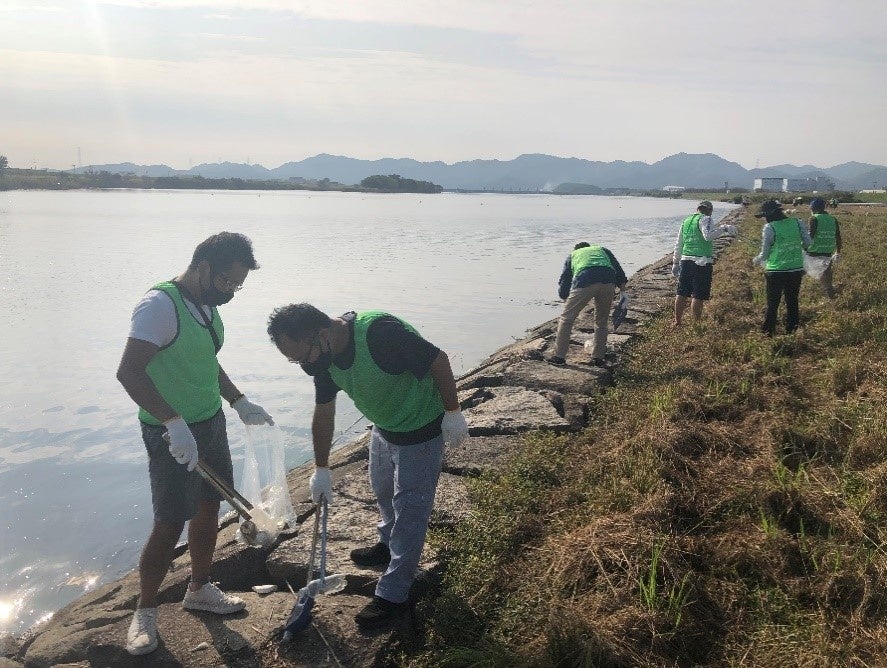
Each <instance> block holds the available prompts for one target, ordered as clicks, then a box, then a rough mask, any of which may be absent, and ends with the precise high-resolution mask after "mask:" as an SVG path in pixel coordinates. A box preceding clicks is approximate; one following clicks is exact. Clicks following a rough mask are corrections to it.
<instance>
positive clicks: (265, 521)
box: [197, 460, 280, 547]
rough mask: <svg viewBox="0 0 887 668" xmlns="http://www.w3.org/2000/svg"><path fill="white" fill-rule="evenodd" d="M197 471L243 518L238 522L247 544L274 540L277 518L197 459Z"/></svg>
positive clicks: (258, 544)
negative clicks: (250, 500)
mask: <svg viewBox="0 0 887 668" xmlns="http://www.w3.org/2000/svg"><path fill="white" fill-rule="evenodd" d="M197 471H198V473H200V475H201V476H203V479H204V480H206V482H208V483H209V484H210V485H211V486H212V487H213V489H215V490H216V491H217V492H218V493H219V494H221V495H222V497H223V498H224V499H225V501H227V502H228V503H229V504H231V507H232V508H234V510H235V512H236V513H237V514H238V515H240V516H241V517H242V518H243V522H241V523H240V533H241V535H242V536H243V539H244V540H245V541H246V543H247V544H248V545H257V546H262V547H267V546H268V545H270V544H271V543H273V542H274V539H275V538H276V537H277V534H278V533H279V532H280V527H279V523H278V521H277V520H275V519H274V518H273V517H271V516H270V515H269V514H268V513H266V512H265V511H264V510H262V509H261V508H260V507H259V506H255V505H253V504H252V503H250V502H249V501H248V500H247V499H246V497H244V496H243V495H242V494H241V493H240V492H238V491H237V490H236V489H234V488H233V487H232V486H231V485H229V484H228V482H227V481H225V480H223V479H222V478H220V477H219V474H218V473H216V472H215V471H214V470H213V469H212V468H211V467H210V466H209V465H208V464H206V463H205V462H202V461H200V460H197Z"/></svg>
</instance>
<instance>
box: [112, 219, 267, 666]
mask: <svg viewBox="0 0 887 668" xmlns="http://www.w3.org/2000/svg"><path fill="white" fill-rule="evenodd" d="M253 269H258V265H257V264H256V260H255V258H254V257H253V250H252V244H251V243H250V241H249V239H247V238H246V237H245V236H243V235H242V234H234V233H231V232H221V233H219V234H216V235H214V236H211V237H210V238H209V239H206V240H205V241H203V242H202V243H201V244H200V245H199V246H197V248H196V249H195V251H194V255H193V257H192V259H191V264H190V265H188V268H187V269H186V270H185V272H184V273H182V274H181V275H179V276H178V277H176V278H174V279H172V280H171V281H162V282H160V283H158V284H156V285H155V286H154V287H153V288H151V290H149V291H148V292H147V294H146V295H145V296H144V297H143V298H142V300H141V301H140V302H139V303H138V304H137V305H136V307H135V310H134V311H133V315H132V323H131V325H130V332H129V338H128V339H127V341H126V348H125V349H124V351H123V358H122V359H121V360H120V367H119V369H118V371H117V378H118V380H119V381H120V383H121V384H122V385H123V387H124V389H125V390H126V392H127V393H128V394H129V396H130V397H132V399H133V401H135V402H136V403H137V404H138V405H139V409H140V410H139V420H140V422H141V428H142V438H143V440H144V442H145V448H146V449H147V451H148V471H149V474H150V478H151V500H152V503H153V506H154V527H153V529H152V530H151V535H150V536H149V537H148V542H147V543H146V544H145V547H144V549H143V551H142V556H141V559H140V561H139V579H140V596H139V601H138V607H137V609H136V612H135V615H134V616H133V619H132V624H131V625H130V627H129V633H128V635H127V644H126V649H127V651H129V653H130V654H147V653H149V652H153V651H154V650H155V649H156V648H157V592H158V590H159V589H160V584H161V583H162V582H163V578H164V576H165V575H166V573H167V571H168V570H169V565H170V563H171V562H172V558H173V549H174V548H175V546H176V542H177V541H178V540H179V536H181V535H182V529H183V528H184V525H185V522H188V550H189V552H190V553H191V582H190V583H189V585H188V591H187V592H186V593H185V599H184V601H182V607H184V608H188V609H191V610H205V611H209V612H215V613H217V614H229V613H232V612H237V611H239V610H242V609H243V607H244V602H243V601H242V600H241V599H239V598H237V597H236V596H231V595H229V594H226V593H224V592H222V591H221V590H220V589H219V588H218V587H216V586H215V585H214V584H212V583H211V582H210V581H209V572H210V567H211V565H212V557H213V551H214V550H215V546H216V536H217V534H218V518H219V502H220V501H221V497H219V495H218V494H217V493H216V492H215V490H213V489H212V488H211V487H210V486H209V485H208V484H207V483H205V482H203V480H202V478H201V477H200V474H199V473H198V472H197V471H195V470H194V469H195V467H196V465H197V459H198V457H199V458H200V460H201V461H203V462H205V463H207V464H208V465H209V466H210V467H211V468H213V469H214V470H215V471H216V473H218V474H219V476H220V477H221V478H223V479H224V480H226V481H227V482H228V484H232V483H233V473H232V467H231V453H230V451H229V450H228V436H227V433H226V430H225V414H224V412H223V411H222V398H223V397H224V398H225V400H227V401H228V402H229V403H230V404H231V407H232V408H234V410H236V411H237V414H238V415H239V417H240V419H241V420H243V422H244V423H246V424H264V423H268V424H273V421H272V420H271V417H270V416H269V415H268V414H267V413H266V412H265V411H264V410H263V409H262V408H261V407H259V406H257V405H256V404H253V403H251V402H250V401H248V400H247V399H246V397H244V395H243V393H242V392H240V391H239V390H238V389H237V387H235V385H234V383H233V382H231V379H230V378H229V377H228V374H226V373H225V370H224V369H223V368H222V367H221V366H220V365H219V362H218V360H217V359H216V354H217V353H218V352H219V349H220V348H221V347H222V343H223V342H224V340H225V329H224V327H223V325H222V320H221V318H220V317H219V312H218V310H217V309H216V307H217V306H220V305H222V304H226V303H228V302H229V301H231V299H232V298H233V297H234V294H235V292H237V291H238V290H240V288H241V287H243V282H244V281H245V280H246V276H247V274H248V273H249V272H250V271H251V270H253Z"/></svg>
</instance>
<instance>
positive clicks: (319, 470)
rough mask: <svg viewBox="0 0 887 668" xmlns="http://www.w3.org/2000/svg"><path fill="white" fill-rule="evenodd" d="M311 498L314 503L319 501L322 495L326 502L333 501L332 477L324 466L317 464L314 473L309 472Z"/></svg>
mask: <svg viewBox="0 0 887 668" xmlns="http://www.w3.org/2000/svg"><path fill="white" fill-rule="evenodd" d="M310 485H311V498H312V499H313V500H314V503H320V499H321V498H322V497H325V498H326V502H327V503H332V501H333V479H332V478H331V477H330V470H329V468H328V467H325V466H317V467H315V468H314V473H312V474H311V483H310Z"/></svg>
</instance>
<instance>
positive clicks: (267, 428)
mask: <svg viewBox="0 0 887 668" xmlns="http://www.w3.org/2000/svg"><path fill="white" fill-rule="evenodd" d="M240 493H241V494H243V496H245V497H246V498H247V499H248V500H249V502H250V503H252V504H253V505H254V506H258V507H260V508H261V509H262V510H264V511H265V512H266V513H268V514H269V515H270V516H271V517H273V518H274V519H275V520H277V523H278V526H279V528H280V529H281V530H282V529H284V528H286V526H287V525H289V526H291V527H293V526H295V525H296V514H295V511H294V510H293V501H292V499H291V498H290V492H289V487H288V486H287V483H286V466H285V464H284V459H283V434H282V432H281V431H280V428H279V427H277V426H271V425H247V426H246V442H245V445H244V452H243V473H242V475H241V478H240ZM272 538H276V536H273V537H272Z"/></svg>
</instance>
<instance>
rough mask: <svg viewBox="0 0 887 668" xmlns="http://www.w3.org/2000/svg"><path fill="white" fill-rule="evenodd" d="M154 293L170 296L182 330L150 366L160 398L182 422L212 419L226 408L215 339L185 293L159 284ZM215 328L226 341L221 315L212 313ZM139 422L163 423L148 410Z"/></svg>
mask: <svg viewBox="0 0 887 668" xmlns="http://www.w3.org/2000/svg"><path fill="white" fill-rule="evenodd" d="M152 289H154V290H161V291H163V292H165V293H166V294H167V295H169V297H170V299H172V302H173V304H174V305H175V308H176V319H177V321H178V323H177V324H178V329H177V331H176V337H175V338H174V339H173V340H172V343H170V344H169V345H168V346H166V347H165V348H161V349H160V350H158V351H157V354H156V355H154V357H153V358H151V361H150V362H148V368H147V372H148V376H150V377H151V380H152V381H153V382H154V385H155V386H156V387H157V391H158V392H160V396H162V397H163V399H164V400H165V401H166V403H168V404H169V405H170V406H171V407H172V408H173V410H175V412H176V413H177V414H178V415H180V416H181V417H182V419H183V420H184V421H185V422H187V423H189V424H192V423H194V422H201V421H203V420H208V419H210V418H211V417H212V416H213V415H215V414H216V413H218V412H219V409H220V408H221V407H222V397H221V394H220V392H219V362H218V360H217V359H216V348H215V344H214V343H213V338H212V335H211V334H210V333H209V332H208V331H207V329H206V327H204V326H203V325H202V324H201V323H199V322H198V321H197V320H196V319H195V317H194V316H193V315H192V314H191V312H190V311H189V310H188V307H187V306H186V305H185V301H184V300H183V299H182V295H181V293H180V292H179V291H178V289H177V288H176V286H175V285H173V283H172V282H171V281H166V282H164V283H158V284H157V285H155V286H154V287H153V288H152ZM211 324H212V326H213V328H214V329H215V331H216V335H217V336H218V337H219V344H222V343H223V342H224V340H225V327H224V326H223V325H222V319H221V318H220V317H219V312H218V311H217V310H216V309H215V308H213V309H212V321H211ZM139 419H140V420H141V421H142V422H146V423H148V424H155V425H156V424H160V422H159V421H158V420H157V419H156V418H155V417H154V416H153V415H151V414H150V413H149V412H148V411H146V410H145V409H144V408H140V409H139Z"/></svg>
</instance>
